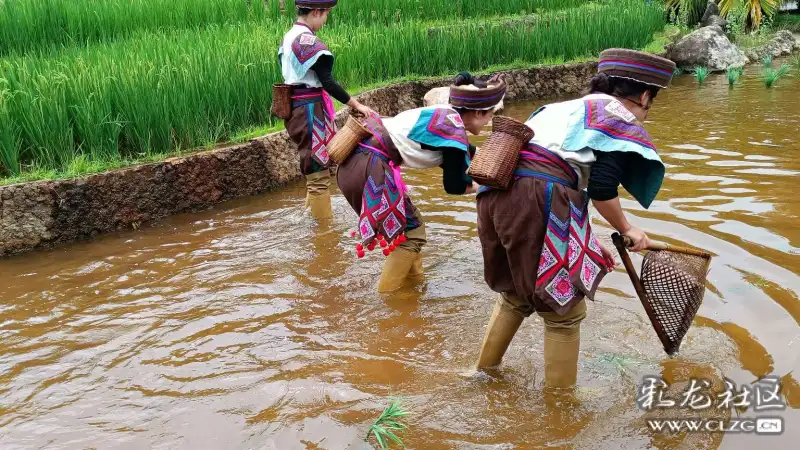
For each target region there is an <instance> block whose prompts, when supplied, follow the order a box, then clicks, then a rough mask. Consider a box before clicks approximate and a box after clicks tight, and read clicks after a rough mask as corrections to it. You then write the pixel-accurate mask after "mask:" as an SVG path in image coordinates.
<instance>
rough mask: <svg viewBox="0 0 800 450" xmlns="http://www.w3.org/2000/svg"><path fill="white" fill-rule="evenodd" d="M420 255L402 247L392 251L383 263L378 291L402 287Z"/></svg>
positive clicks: (394, 289)
mask: <svg viewBox="0 0 800 450" xmlns="http://www.w3.org/2000/svg"><path fill="white" fill-rule="evenodd" d="M418 256H419V253H417V252H411V251H408V250H406V249H404V248H402V247H398V248H397V249H396V250H395V251H393V252H392V253H390V254H389V256H387V257H386V262H385V263H384V264H383V271H382V272H381V279H380V281H379V282H378V292H380V293H386V292H392V291H396V290H398V289H400V286H402V285H403V281H405V280H406V278H407V277H408V275H409V272H410V271H411V268H412V266H413V265H414V263H415V261H417V257H418ZM420 261H421V260H420Z"/></svg>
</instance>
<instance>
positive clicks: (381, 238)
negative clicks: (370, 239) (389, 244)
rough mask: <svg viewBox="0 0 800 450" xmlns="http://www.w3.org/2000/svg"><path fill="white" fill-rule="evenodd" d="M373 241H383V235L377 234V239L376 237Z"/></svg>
mask: <svg viewBox="0 0 800 450" xmlns="http://www.w3.org/2000/svg"><path fill="white" fill-rule="evenodd" d="M375 239H377V240H379V241H382V240H383V235H382V234H379V235H378V237H376V238H375Z"/></svg>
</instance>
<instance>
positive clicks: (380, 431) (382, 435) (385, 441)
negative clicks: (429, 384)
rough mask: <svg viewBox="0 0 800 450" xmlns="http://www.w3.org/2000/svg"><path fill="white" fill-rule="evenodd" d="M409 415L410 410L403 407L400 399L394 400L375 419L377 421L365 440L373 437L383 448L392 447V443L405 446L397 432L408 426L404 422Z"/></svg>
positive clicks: (367, 440) (368, 440)
mask: <svg viewBox="0 0 800 450" xmlns="http://www.w3.org/2000/svg"><path fill="white" fill-rule="evenodd" d="M407 416H408V412H407V411H406V410H405V409H403V406H402V405H401V403H400V401H399V400H392V402H391V403H390V404H389V406H387V407H386V409H384V410H383V412H382V413H381V415H380V416H379V417H378V419H377V420H375V423H373V424H372V426H370V428H369V431H368V432H367V437H366V439H365V441H366V442H370V440H371V439H372V440H374V441H375V443H377V444H378V446H379V447H380V448H381V449H388V448H390V446H391V444H392V443H395V444H397V445H399V446H400V447H403V448H405V446H404V445H403V441H402V440H401V439H400V437H399V436H397V434H398V433H402V432H403V431H404V430H405V429H406V428H407V425H406V424H405V423H404V420H405V418H406V417H407Z"/></svg>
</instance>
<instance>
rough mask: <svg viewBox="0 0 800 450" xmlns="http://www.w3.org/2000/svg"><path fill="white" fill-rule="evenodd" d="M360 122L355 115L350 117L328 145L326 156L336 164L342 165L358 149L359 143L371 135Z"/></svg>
mask: <svg viewBox="0 0 800 450" xmlns="http://www.w3.org/2000/svg"><path fill="white" fill-rule="evenodd" d="M358 116H360V114H359V115H358ZM362 120H363V119H359V118H358V117H357V113H353V114H352V115H350V116H349V117H348V118H347V122H346V123H345V124H344V126H343V127H342V129H341V130H339V131H338V132H337V133H336V134H335V135H334V136H333V139H331V141H330V142H329V143H328V155H329V156H330V157H331V159H333V160H334V161H335V162H336V164H341V163H343V162H344V160H346V159H347V158H348V157H349V156H350V154H351V153H353V150H355V149H356V147H358V143H359V142H361V141H362V140H364V139H366V138H368V137H369V136H370V135H372V132H371V131H369V129H368V128H367V127H366V126H365V125H364V123H363V121H362Z"/></svg>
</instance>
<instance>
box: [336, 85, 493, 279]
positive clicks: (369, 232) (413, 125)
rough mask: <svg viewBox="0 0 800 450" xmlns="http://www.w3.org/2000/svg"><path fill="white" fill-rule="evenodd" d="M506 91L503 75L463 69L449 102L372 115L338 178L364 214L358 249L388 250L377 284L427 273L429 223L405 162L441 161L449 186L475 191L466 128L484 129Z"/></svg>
mask: <svg viewBox="0 0 800 450" xmlns="http://www.w3.org/2000/svg"><path fill="white" fill-rule="evenodd" d="M505 92H506V85H505V82H503V81H502V80H499V79H492V80H489V81H488V83H483V82H480V81H476V80H475V79H474V78H473V77H472V76H471V75H470V74H468V73H461V74H460V75H459V76H458V77H456V79H455V82H454V86H451V87H450V99H449V100H450V102H449V104H448V105H437V106H430V107H425V108H417V109H412V110H409V111H405V112H402V113H400V114H399V115H397V116H395V117H391V118H384V119H382V118H380V117H379V116H378V115H377V114H373V115H371V116H369V117H368V118H367V121H366V126H367V128H368V129H369V130H370V132H371V133H372V136H370V137H368V138H367V139H364V140H363V141H361V143H359V145H358V147H357V148H356V149H355V150H354V151H353V153H352V154H351V155H350V156H349V157H348V158H347V159H346V160H345V161H344V162H343V163H342V164H341V165H340V166H339V170H338V172H337V182H338V184H339V189H340V190H341V191H342V194H344V196H345V198H346V199H347V201H348V203H350V206H352V208H353V210H354V211H355V212H356V213H357V214H358V215H359V219H358V230H359V232H360V235H361V244H358V246H357V247H356V248H357V251H358V256H359V257H362V256H364V254H365V250H374V249H375V248H376V246H377V245H378V244H379V245H381V247H382V248H381V250H383V252H384V254H385V255H387V259H386V262H385V264H384V265H383V270H382V272H381V276H380V281H379V282H378V291H379V292H390V291H394V290H397V289H398V288H400V286H401V285H402V283H403V281H404V280H405V279H406V278H407V277H408V276H417V275H421V274H422V255H421V252H422V247H423V246H424V245H425V244H426V242H427V238H426V232H425V224H424V222H423V221H422V214H421V213H420V211H419V210H418V209H417V208H416V207H415V206H414V204H413V203H412V202H411V199H410V198H409V196H408V194H407V190H406V186H405V184H404V183H403V179H402V175H401V174H400V166H407V167H412V168H417V169H425V168H433V167H441V168H442V171H443V172H442V181H443V185H444V189H445V191H446V192H447V193H448V194H452V195H463V194H473V193H476V192H477V190H478V185H476V184H475V183H474V182H473V181H472V179H471V178H470V177H469V176H467V173H466V172H467V169H468V167H469V163H470V160H471V155H472V154H474V152H475V147H474V146H472V145H470V143H469V140H468V138H467V132H470V133H472V134H474V135H477V134H479V133H480V130H481V128H483V127H484V126H486V125H487V124H488V123H489V122H490V121H491V120H492V117H493V116H494V111H495V109H496V107H497V105H499V104H500V102H501V101H502V100H503V98H504V96H505ZM365 247H366V248H365Z"/></svg>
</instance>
